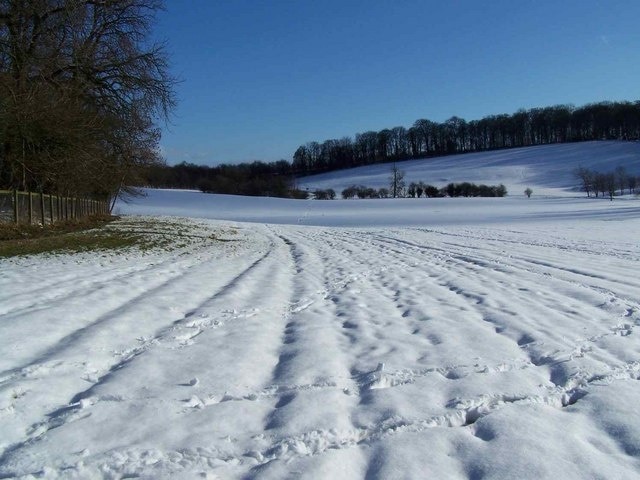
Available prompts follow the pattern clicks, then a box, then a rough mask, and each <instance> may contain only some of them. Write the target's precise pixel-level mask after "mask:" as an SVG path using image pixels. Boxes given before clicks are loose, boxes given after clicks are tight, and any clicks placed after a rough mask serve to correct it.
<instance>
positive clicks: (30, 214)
mask: <svg viewBox="0 0 640 480" xmlns="http://www.w3.org/2000/svg"><path fill="white" fill-rule="evenodd" d="M28 195H29V225H31V224H33V194H32V193H31V192H29V193H28Z"/></svg>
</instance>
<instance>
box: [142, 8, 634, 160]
mask: <svg viewBox="0 0 640 480" xmlns="http://www.w3.org/2000/svg"><path fill="white" fill-rule="evenodd" d="M638 18H640V1H637V0H627V1H617V0H607V1H597V0H575V1H574V0H570V1H562V0H555V1H547V0H486V1H480V0H477V1H472V0H439V1H431V0H422V1H420V0H395V1H391V0H389V1H386V0H385V1H382V0H380V1H379V0H367V1H364V0H363V1H360V0H354V1H350V0H342V1H336V0H325V1H323V0H298V1H294V0H279V1H278V0H272V1H257V0H253V1H252V0H211V1H209V0H166V11H164V12H161V13H160V14H159V16H158V18H157V23H156V28H155V31H154V35H155V36H156V37H157V38H158V39H161V40H164V41H166V44H167V50H168V53H169V56H170V60H171V64H172V72H173V73H174V74H175V75H177V76H178V77H179V78H180V79H181V80H182V82H181V83H180V84H179V85H178V86H177V96H178V101H179V103H178V107H177V109H176V111H175V115H174V117H173V119H172V121H171V123H170V124H169V125H167V126H165V128H164V129H163V139H162V141H161V145H162V149H163V152H164V155H165V158H166V159H167V162H168V163H169V164H175V163H179V162H181V161H187V162H193V163H198V164H209V165H215V164H218V163H237V162H242V161H253V160H264V161H274V160H279V159H281V158H284V159H287V160H290V159H291V156H292V155H293V152H294V151H295V149H296V148H297V147H298V146H299V145H302V144H304V143H306V142H308V141H311V140H316V141H319V142H322V141H324V140H326V139H329V138H340V137H344V136H353V135H355V134H356V133H359V132H364V131H367V130H380V129H382V128H392V127H395V126H399V125H401V126H404V127H409V126H411V125H412V124H413V122H414V121H415V120H417V119H419V118H428V119H430V120H434V121H439V122H440V121H444V120H446V119H447V118H449V117H451V116H453V115H457V116H459V117H463V118H465V119H467V120H473V119H478V118H481V117H483V116H486V115H490V114H498V113H512V112H514V111H516V110H517V109H519V108H530V107H538V106H540V107H542V106H549V105H555V104H559V103H563V104H564V103H572V104H574V105H582V104H585V103H589V102H593V101H601V100H637V99H640V94H639V87H640V29H639V28H638V26H637V21H638Z"/></svg>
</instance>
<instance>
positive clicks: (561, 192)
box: [298, 141, 640, 196]
mask: <svg viewBox="0 0 640 480" xmlns="http://www.w3.org/2000/svg"><path fill="white" fill-rule="evenodd" d="M397 165H398V167H399V168H400V170H402V171H403V172H405V181H406V183H407V185H408V184H409V183H411V182H418V181H423V182H425V183H428V184H431V185H435V186H437V187H443V186H445V185H447V184H448V183H450V182H474V183H484V184H487V185H498V184H500V183H502V184H504V185H505V186H506V187H507V190H508V191H509V193H510V194H511V195H514V194H515V195H522V193H523V192H524V190H525V188H527V187H531V188H532V189H533V191H534V195H552V196H574V195H575V194H576V192H577V190H579V187H580V182H579V181H578V180H576V178H575V176H574V174H573V172H574V170H575V169H576V168H577V167H580V166H582V167H584V168H588V169H590V170H594V171H598V172H612V171H614V170H615V169H616V167H618V166H622V167H625V168H626V169H627V171H628V172H630V173H633V174H635V175H638V174H639V173H640V143H638V142H624V141H594V142H581V143H565V144H561V145H541V146H536V147H527V148H514V149H506V150H497V151H490V152H480V153H467V154H463V155H451V156H445V157H436V158H431V159H423V160H409V161H403V162H399V163H398V164H397ZM390 170H391V169H390V166H389V164H379V165H370V166H366V167H359V168H353V169H349V170H341V171H335V172H329V173H323V174H320V175H314V176H310V177H306V178H303V179H301V180H300V181H299V182H298V187H299V188H302V189H307V188H308V189H309V190H311V191H313V190H315V189H326V188H333V189H334V190H335V191H336V192H337V193H338V194H339V193H340V192H341V191H342V190H343V189H344V188H345V187H347V186H349V185H365V186H367V187H374V188H380V187H387V188H388V187H389V176H390V173H391V172H390Z"/></svg>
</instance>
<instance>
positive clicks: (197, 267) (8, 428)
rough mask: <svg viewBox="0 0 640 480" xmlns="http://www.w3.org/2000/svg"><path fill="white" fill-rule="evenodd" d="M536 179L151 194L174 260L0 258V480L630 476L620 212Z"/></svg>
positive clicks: (629, 313) (143, 255) (162, 255)
mask: <svg viewBox="0 0 640 480" xmlns="http://www.w3.org/2000/svg"><path fill="white" fill-rule="evenodd" d="M598 145H599V144H598ZM630 145H633V144H630ZM558 148H560V147H558ZM583 148H584V150H582V152H581V153H580V156H581V157H583V158H585V159H586V160H585V166H588V165H591V164H589V163H587V161H588V160H589V158H590V157H589V153H588V152H589V149H588V146H584V147H583ZM551 151H552V149H551V150H548V152H551ZM503 153H505V154H506V153H507V152H506V151H505V152H503ZM594 155H595V154H594ZM594 162H595V161H594ZM372 168H373V167H372ZM532 168H533V167H532ZM613 168H615V166H614V167H613ZM629 170H631V169H630V168H629ZM448 176H449V177H453V173H450V174H448ZM471 180H472V181H473V179H471ZM425 181H426V179H425ZM545 182H547V181H546V180H545V181H542V180H541V181H540V183H530V184H529V186H531V188H532V189H533V190H534V196H533V197H532V198H531V199H526V198H525V197H524V196H523V195H511V196H509V197H507V198H503V199H428V200H425V199H406V200H370V201H359V200H349V201H347V200H344V201H342V200H341V201H313V200H309V201H293V200H282V199H265V198H257V199H256V198H242V197H233V196H221V195H205V194H200V193H197V192H184V191H183V192H174V191H150V192H148V193H149V194H148V196H147V197H144V198H140V199H136V200H135V202H133V203H131V204H128V205H124V204H122V205H120V206H119V207H118V208H119V209H120V211H121V212H122V213H126V214H135V215H163V214H164V215H171V216H173V217H168V218H159V217H153V218H152V219H151V220H153V221H154V222H158V226H157V227H156V229H157V230H162V231H165V232H166V233H167V235H169V236H171V235H174V234H175V235H176V236H178V235H179V238H180V239H181V242H180V243H179V244H177V245H176V246H175V247H174V248H171V249H167V248H154V249H152V250H147V251H139V250H136V249H128V250H125V251H120V252H100V253H95V252H94V253H81V254H73V255H71V254H57V255H40V256H29V257H20V258H14V259H8V260H2V261H1V262H0V265H1V267H0V348H1V351H2V355H1V356H0V477H2V478H6V477H8V478H13V477H16V478H82V479H84V478H114V479H115V478H131V477H141V478H225V479H226V478H266V479H270V478H274V479H276V478H278V479H279V478H367V479H378V478H379V479H387V478H454V479H455V478H474V479H480V478H504V479H507V478H532V479H533V478H550V477H554V476H558V477H560V476H561V477H562V478H569V479H582V478H622V479H624V478H629V479H631V478H638V476H640V413H639V412H638V411H637V408H636V406H637V398H638V396H639V395H640V382H638V379H640V333H639V332H640V330H638V328H639V326H640V280H638V275H637V272H638V271H639V269H640V245H639V244H638V242H637V238H638V236H639V235H640V203H638V200H637V199H635V198H633V197H625V198H616V199H615V200H614V201H613V202H610V201H608V200H603V199H597V200H596V199H587V198H583V196H581V194H576V193H574V194H573V195H574V196H567V194H566V192H565V193H562V195H558V196H545V197H542V196H539V195H538V196H537V195H536V193H535V192H537V191H539V190H541V189H542V188H546V187H544V185H548V183H545ZM183 217H191V218H183ZM197 217H200V218H197ZM128 220H129V221H145V220H147V219H146V218H145V217H128ZM249 222H251V223H249ZM212 236H215V238H219V239H222V240H225V241H217V240H214V239H212ZM184 239H190V241H189V242H187V244H186V245H185V244H183V242H182V241H183V240H184Z"/></svg>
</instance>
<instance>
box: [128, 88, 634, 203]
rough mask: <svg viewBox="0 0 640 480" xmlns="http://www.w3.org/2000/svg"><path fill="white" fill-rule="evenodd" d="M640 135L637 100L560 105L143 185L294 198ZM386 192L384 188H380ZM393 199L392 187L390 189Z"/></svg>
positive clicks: (182, 170)
mask: <svg viewBox="0 0 640 480" xmlns="http://www.w3.org/2000/svg"><path fill="white" fill-rule="evenodd" d="M638 138H640V101H636V102H600V103H594V104H589V105H585V106H583V107H579V108H574V107H572V106H569V105H557V106H553V107H546V108H533V109H529V110H518V111H517V112H516V113H514V114H512V115H508V114H503V115H491V116H488V117H485V118H483V119H481V120H473V121H470V122H467V121H465V120H464V119H461V118H458V117H452V118H450V119H449V120H447V121H445V122H443V123H437V122H432V121H430V120H423V119H421V120H417V121H416V122H415V123H414V125H413V126H412V127H410V128H408V129H406V128H404V127H395V128H392V129H383V130H381V131H380V132H374V131H370V132H365V133H361V134H357V135H356V136H355V138H353V139H352V138H350V137H344V138H342V139H338V140H326V141H324V142H323V143H318V142H309V143H307V144H305V145H303V146H301V147H299V148H298V149H297V150H296V152H295V153H294V155H293V162H289V161H287V160H279V161H276V162H269V163H267V162H260V161H255V162H252V163H242V164H235V165H231V164H223V165H218V166H215V167H209V166H204V165H195V164H192V163H186V162H183V163H180V164H178V165H174V166H167V165H157V166H153V167H152V168H150V169H147V171H146V174H145V176H144V178H143V179H142V180H141V181H140V183H139V185H140V186H149V187H155V188H189V189H200V190H202V191H205V192H213V193H227V194H237V195H259V196H260V195H270V196H281V197H299V196H300V195H302V193H301V192H299V191H298V190H297V189H296V188H295V178H296V177H297V176H302V175H309V174H313V173H320V172H327V171H330V170H337V169H343V168H350V167H356V166H361V165H368V164H372V163H382V162H390V161H395V160H405V159H409V158H426V157H431V156H437V155H447V154H453V153H465V152H475V151H485V150H491V149H500V148H510V147H523V146H532V145H541V144H549V143H560V142H573V141H586V140H599V139H626V140H632V139H638ZM383 193H384V192H383ZM390 195H391V196H394V195H393V192H391V193H390Z"/></svg>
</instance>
